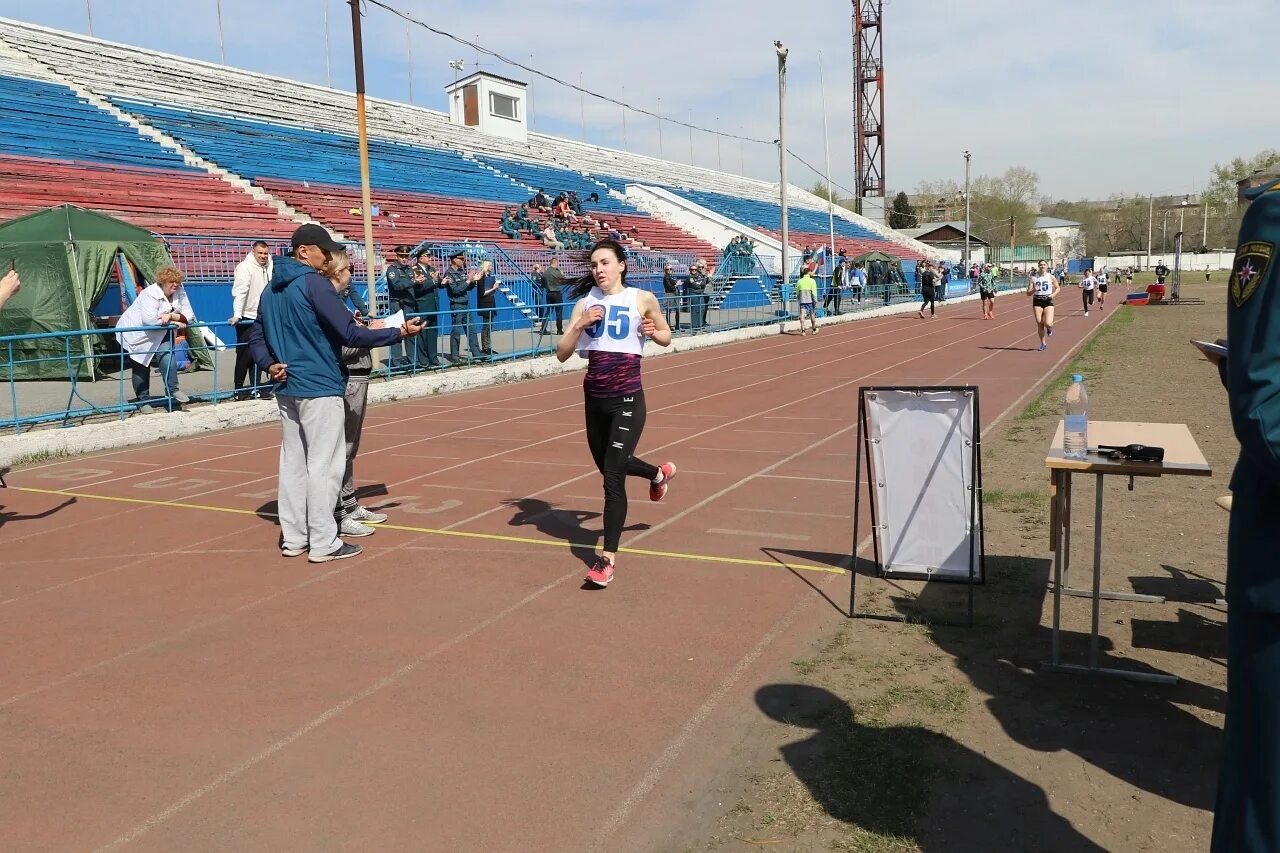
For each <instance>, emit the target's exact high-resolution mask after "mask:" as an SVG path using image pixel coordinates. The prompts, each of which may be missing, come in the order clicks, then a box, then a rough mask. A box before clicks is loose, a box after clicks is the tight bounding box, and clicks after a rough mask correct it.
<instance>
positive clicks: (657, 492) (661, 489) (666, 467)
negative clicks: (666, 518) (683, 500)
mask: <svg viewBox="0 0 1280 853" xmlns="http://www.w3.org/2000/svg"><path fill="white" fill-rule="evenodd" d="M658 470H659V471H661V472H662V482H661V483H654V482H652V481H650V483H649V500H651V501H660V500H662V498H663V496H664V495H666V493H667V484H668V483H670V482H671V478H672V477H674V476H675V475H676V463H674V462H663V463H662V464H661V465H659V466H658Z"/></svg>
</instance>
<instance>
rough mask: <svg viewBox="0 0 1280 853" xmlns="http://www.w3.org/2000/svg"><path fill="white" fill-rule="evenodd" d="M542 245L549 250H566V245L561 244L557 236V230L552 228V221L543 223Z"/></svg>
mask: <svg viewBox="0 0 1280 853" xmlns="http://www.w3.org/2000/svg"><path fill="white" fill-rule="evenodd" d="M541 236H542V245H544V246H546V247H547V248H548V249H556V250H560V249H563V248H564V244H563V243H561V242H560V239H559V237H558V236H557V235H556V229H555V228H553V227H552V226H551V222H550V220H545V219H544V220H543V221H542V235H541Z"/></svg>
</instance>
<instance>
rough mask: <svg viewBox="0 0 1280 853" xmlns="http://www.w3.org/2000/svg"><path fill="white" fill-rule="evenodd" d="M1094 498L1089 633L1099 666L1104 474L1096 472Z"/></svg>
mask: <svg viewBox="0 0 1280 853" xmlns="http://www.w3.org/2000/svg"><path fill="white" fill-rule="evenodd" d="M1094 476H1096V477H1097V478H1098V479H1097V482H1096V483H1095V484H1094V498H1093V628H1092V629H1091V633H1090V634H1089V668H1090V669H1097V668H1098V645H1099V640H1098V622H1099V620H1100V617H1101V613H1102V492H1103V488H1102V475H1101V474H1096V475H1094Z"/></svg>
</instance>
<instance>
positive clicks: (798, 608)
mask: <svg viewBox="0 0 1280 853" xmlns="http://www.w3.org/2000/svg"><path fill="white" fill-rule="evenodd" d="M1007 325H1009V324H1008V323H1002V324H1001V325H1000V326H997V327H995V328H1003V327H1004V326H1007ZM1097 328H1100V326H1099V327H1097ZM1095 330H1096V329H1095ZM1092 334H1093V332H1090V333H1089V334H1088V335H1085V337H1084V338H1083V339H1082V340H1081V341H1080V342H1079V344H1078V346H1083V345H1084V343H1085V342H1086V341H1087V340H1088V338H1089V337H1090V336H1091V335H1092ZM970 337H973V336H970ZM1030 337H1031V336H1030V335H1024V336H1023V337H1021V338H1017V339H1015V341H1014V342H1015V343H1017V342H1019V341H1023V340H1026V339H1028V338H1030ZM968 339H969V338H962V339H961V340H968ZM957 343H958V342H957ZM1071 349H1072V350H1077V347H1072V348H1071ZM1077 351H1078V350H1077ZM928 354H929V353H925V355H928ZM997 354H999V351H997V352H993V353H991V354H990V355H988V356H985V357H983V358H980V359H978V360H977V361H976V362H974V363H973V364H971V365H969V366H968V367H966V368H965V369H964V370H962V371H957V372H956V373H954V374H952V376H950V377H947V379H944V380H943V381H942V382H940V383H938V384H945V383H946V382H948V381H950V380H952V379H954V378H955V377H956V376H959V375H960V374H961V373H964V372H965V371H969V370H972V369H974V368H975V367H977V366H978V365H980V364H982V363H983V362H985V361H987V360H988V359H990V358H993V357H994V356H995V355H997ZM1070 355H1071V353H1070V352H1068V353H1065V354H1064V355H1063V356H1062V358H1060V359H1059V360H1058V361H1057V362H1056V363H1055V364H1054V365H1053V366H1051V367H1050V368H1049V369H1048V371H1047V372H1045V373H1044V374H1042V375H1041V377H1040V379H1039V381H1037V382H1035V383H1033V384H1032V386H1031V387H1030V388H1028V389H1027V390H1026V391H1025V392H1023V393H1022V394H1021V395H1020V396H1019V397H1018V399H1017V400H1015V401H1014V402H1013V403H1012V404H1011V405H1009V406H1008V407H1007V408H1005V410H1004V411H1002V412H1001V413H1000V414H999V415H997V416H996V418H995V420H993V421H991V422H990V423H988V425H987V426H986V428H985V429H983V431H982V435H983V436H985V435H987V434H988V433H989V432H990V431H991V430H993V429H994V428H995V427H996V425H997V424H999V423H1000V422H1001V421H1003V420H1004V419H1005V417H1007V416H1008V415H1009V414H1010V413H1011V412H1013V411H1014V410H1015V408H1016V407H1017V406H1018V405H1020V404H1021V402H1022V401H1023V400H1025V399H1027V398H1028V397H1030V396H1031V394H1032V393H1034V392H1035V390H1036V388H1037V387H1038V386H1040V385H1041V384H1042V383H1043V382H1044V381H1045V379H1046V378H1047V377H1049V376H1052V375H1054V374H1056V373H1057V372H1058V370H1060V369H1061V366H1062V364H1063V363H1064V362H1065V361H1066V360H1067V358H1068V357H1070ZM917 357H918V356H917ZM847 384H850V383H845V385H847ZM839 387H844V386H843V385H841V386H837V388H839ZM831 390H836V389H831ZM846 429H848V428H846ZM842 431H843V430H842ZM658 526H659V527H661V526H662V525H658ZM870 540H871V537H870V536H869V535H868V536H867V537H866V538H865V539H864V540H863V541H862V542H859V543H857V548H856V552H857V553H860V552H861V551H862V549H863V548H864V547H866V544H867V543H868V542H870ZM852 562H853V558H852V555H850V556H849V557H845V558H844V559H842V560H841V561H840V563H839V566H840V567H841V568H849V567H850V566H851V565H852ZM833 581H834V577H832V578H828V579H826V580H825V582H823V583H822V586H823V587H827V586H830V584H831V583H832V582H833ZM816 600H817V599H816V597H814V596H807V597H805V598H802V599H801V600H800V601H799V602H797V603H796V605H795V606H794V607H793V608H792V609H791V610H790V611H789V612H788V613H787V615H786V616H784V617H783V618H782V619H781V620H780V621H779V622H778V623H777V624H775V625H774V627H773V628H772V629H771V630H770V631H769V632H767V633H766V634H765V635H764V636H763V637H762V638H761V639H760V642H759V643H757V644H756V645H755V647H754V648H752V650H751V651H750V652H748V653H747V654H746V655H744V656H743V657H742V659H741V660H740V661H738V664H737V666H735V667H734V668H733V670H732V671H731V672H730V673H729V674H728V676H726V677H725V679H724V680H723V681H722V682H720V684H719V686H717V688H716V689H715V690H714V691H713V692H712V693H711V695H710V696H709V697H707V701H706V702H704V703H702V705H701V706H700V707H699V708H698V710H697V711H695V712H694V713H693V715H692V716H691V717H689V719H688V720H687V721H685V724H684V725H683V726H681V727H680V731H679V732H678V733H677V735H676V736H675V738H673V739H672V741H671V742H670V743H669V744H668V745H667V748H666V749H665V750H663V752H662V753H661V755H659V756H658V759H657V760H656V761H654V763H653V764H652V765H651V766H650V767H649V770H648V771H647V772H646V773H645V774H644V776H642V777H641V778H640V780H639V782H637V783H636V786H635V787H634V788H633V789H632V791H631V793H630V794H629V795H628V796H627V798H626V799H625V800H623V801H622V803H621V804H620V805H619V806H618V808H617V809H615V810H614V812H613V813H612V814H611V815H610V816H609V817H608V818H607V819H606V820H605V821H604V822H603V823H602V824H601V825H600V830H599V832H598V833H597V835H596V839H595V843H594V844H593V845H592V848H591V849H592V850H602V849H606V848H605V842H606V841H608V840H609V838H610V837H611V836H612V835H613V834H614V833H615V832H617V831H618V829H619V827H621V826H622V825H623V824H624V823H625V822H626V821H627V819H628V818H630V816H631V813H632V812H633V811H635V809H636V807H637V806H638V805H639V804H640V802H641V801H643V800H644V798H645V797H647V796H648V795H649V793H650V792H652V791H653V789H654V788H655V787H657V784H658V782H659V781H660V780H661V779H662V777H663V775H664V774H665V773H666V772H667V770H669V769H670V768H671V765H673V764H675V762H676V759H677V758H679V756H680V754H681V753H682V752H683V751H684V749H685V747H686V746H687V745H688V744H689V742H690V741H691V740H692V739H693V737H694V736H695V735H696V734H697V732H698V729H699V728H701V726H702V724H703V723H704V722H705V721H706V720H707V718H708V717H710V716H711V714H712V712H713V711H714V710H715V709H716V707H717V706H719V704H720V702H722V701H723V700H724V697H725V696H727V695H728V694H729V691H730V690H732V689H733V686H734V685H735V684H737V683H738V681H739V680H740V679H741V678H742V677H743V676H744V675H745V674H746V672H747V670H749V669H750V668H751V666H752V665H753V664H754V663H755V662H756V660H758V659H759V657H760V656H761V655H762V654H764V652H765V650H766V649H768V647H769V646H770V645H772V644H773V642H774V641H775V640H776V639H777V638H778V637H779V636H781V635H782V633H783V632H785V631H786V630H787V629H789V628H790V626H791V625H792V624H793V623H794V622H795V621H796V619H797V618H798V617H799V616H800V614H801V613H803V612H804V611H805V610H806V609H807V608H809V607H811V606H814V605H813V603H814V602H815V601H816Z"/></svg>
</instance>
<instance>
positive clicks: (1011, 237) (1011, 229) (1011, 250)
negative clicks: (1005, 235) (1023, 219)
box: [1009, 214, 1017, 281]
mask: <svg viewBox="0 0 1280 853" xmlns="http://www.w3.org/2000/svg"><path fill="white" fill-rule="evenodd" d="M1016 245H1017V241H1016V240H1015V239H1014V227H1013V214H1009V281H1013V260H1014V258H1013V256H1014V247H1015V246H1016Z"/></svg>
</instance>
